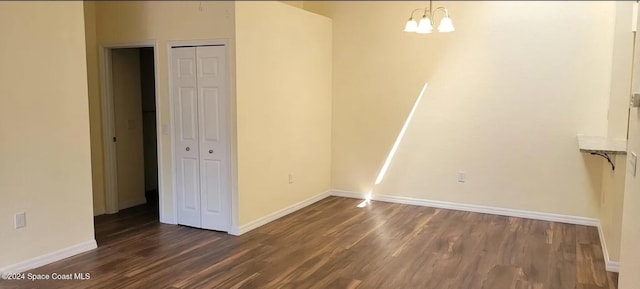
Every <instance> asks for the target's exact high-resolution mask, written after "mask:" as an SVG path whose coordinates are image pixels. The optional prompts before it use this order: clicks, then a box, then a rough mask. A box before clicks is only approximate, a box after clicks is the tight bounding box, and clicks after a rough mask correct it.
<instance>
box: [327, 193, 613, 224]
mask: <svg viewBox="0 0 640 289" xmlns="http://www.w3.org/2000/svg"><path fill="white" fill-rule="evenodd" d="M331 195H332V196H336V197H347V198H355V199H364V198H365V197H364V196H366V194H364V193H356V192H348V191H337V190H334V191H331ZM371 200H374V201H380V202H388V203H398V204H406V205H415V206H423V207H432V208H440V209H449V210H457V211H465V212H474V213H484V214H492V215H500V216H508V217H518V218H525V219H533V220H541V221H551V222H558V223H566V224H574V225H584V226H591V227H597V226H598V225H599V224H600V220H598V219H595V218H585V217H577V216H568V215H559V214H552V213H542V212H533V211H525V210H516V209H506V208H498V207H490V206H482V205H471V204H462V203H453V202H445V201H432V200H425V199H417V198H409V197H400V196H389V195H375V194H374V195H372V196H371Z"/></svg>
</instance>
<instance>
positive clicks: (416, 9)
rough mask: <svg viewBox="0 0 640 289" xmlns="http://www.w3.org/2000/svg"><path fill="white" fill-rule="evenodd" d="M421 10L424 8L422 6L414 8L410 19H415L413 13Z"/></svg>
mask: <svg viewBox="0 0 640 289" xmlns="http://www.w3.org/2000/svg"><path fill="white" fill-rule="evenodd" d="M420 10H422V9H421V8H418V9H414V10H413V11H412V12H411V16H410V17H409V19H413V14H415V13H416V11H420Z"/></svg>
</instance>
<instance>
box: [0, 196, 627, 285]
mask: <svg viewBox="0 0 640 289" xmlns="http://www.w3.org/2000/svg"><path fill="white" fill-rule="evenodd" d="M360 203H361V200H356V199H347V198H338V197H330V198H327V199H324V200H322V201H320V202H317V203H315V204H313V205H311V206H308V207H306V208H304V209H302V210H300V211H297V212H294V213H292V214H290V215H288V216H286V217H284V218H281V219H279V220H277V221H274V222H272V223H269V224H267V225H265V226H262V227H260V228H258V229H256V230H254V231H252V232H249V233H247V234H245V235H242V236H240V237H235V236H230V235H228V234H225V233H220V232H212V231H206V230H199V229H194V228H189V227H183V226H174V225H165V224H160V223H158V212H157V207H154V206H140V207H135V208H131V209H127V210H124V211H122V212H120V213H118V214H115V215H107V216H99V217H96V218H95V228H96V240H97V241H98V244H99V248H98V249H96V250H93V251H90V252H86V253H83V254H80V255H78V256H75V257H72V258H68V259H65V260H62V261H59V262H55V263H53V264H49V265H47V266H43V267H40V268H38V269H35V270H31V271H29V272H28V273H32V274H51V273H53V272H56V273H85V272H86V273H90V274H91V278H90V279H89V280H67V281H51V280H50V281H7V280H1V281H0V288H2V289H4V288H53V289H55V288H105V289H106V288H109V289H112V288H168V289H177V288H234V289H240V288H296V289H297V288H338V289H340V288H346V289H363V288H367V289H368V288H385V289H386V288H389V289H395V288H420V289H461V288H464V289H615V288H617V274H614V273H607V272H605V266H604V257H603V256H602V249H601V247H600V240H599V236H598V231H597V229H596V228H594V227H586V226H576V225H569V224H561V223H553V222H545V221H536V220H528V219H520V218H513V217H504V216H496V215H488V214H478V213H469V212H462V211H453V210H444V209H435V208H427V207H417V206H410V205H401V204H391V203H384V202H375V201H374V202H371V204H370V205H368V206H366V207H364V208H358V207H357V205H358V204H360Z"/></svg>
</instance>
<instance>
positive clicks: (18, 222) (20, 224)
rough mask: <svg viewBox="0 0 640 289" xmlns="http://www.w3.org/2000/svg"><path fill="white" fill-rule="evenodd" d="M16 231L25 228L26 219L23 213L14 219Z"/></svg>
mask: <svg viewBox="0 0 640 289" xmlns="http://www.w3.org/2000/svg"><path fill="white" fill-rule="evenodd" d="M14 221H15V227H16V229H20V228H24V227H26V226H27V219H26V214H25V212H21V213H17V214H16V215H15V218H14Z"/></svg>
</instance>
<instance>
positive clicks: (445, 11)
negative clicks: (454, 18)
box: [431, 7, 449, 18]
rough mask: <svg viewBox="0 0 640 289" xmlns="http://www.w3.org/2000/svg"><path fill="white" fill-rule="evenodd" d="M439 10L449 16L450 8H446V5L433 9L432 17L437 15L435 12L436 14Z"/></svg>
mask: <svg viewBox="0 0 640 289" xmlns="http://www.w3.org/2000/svg"><path fill="white" fill-rule="evenodd" d="M438 10H439V11H442V12H444V16H449V9H447V8H444V7H438V8H436V9H435V10H433V14H431V18H433V16H435V14H436V12H438Z"/></svg>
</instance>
